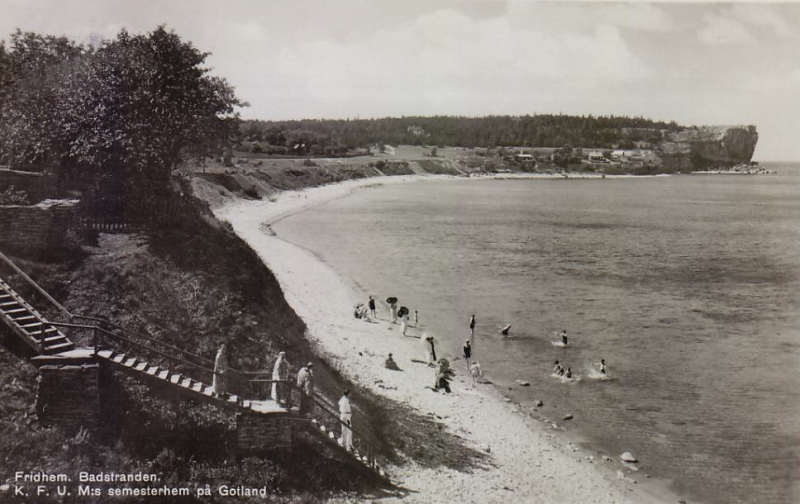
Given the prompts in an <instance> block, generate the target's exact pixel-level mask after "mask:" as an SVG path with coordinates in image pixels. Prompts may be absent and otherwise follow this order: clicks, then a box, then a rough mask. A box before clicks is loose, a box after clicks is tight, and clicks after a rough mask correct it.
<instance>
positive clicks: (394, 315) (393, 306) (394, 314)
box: [389, 299, 397, 324]
mask: <svg viewBox="0 0 800 504" xmlns="http://www.w3.org/2000/svg"><path fill="white" fill-rule="evenodd" d="M389 308H391V309H392V324H396V323H397V300H396V299H395V300H394V301H393V302H392V303H391V304H390V305H389Z"/></svg>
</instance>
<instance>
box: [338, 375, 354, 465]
mask: <svg viewBox="0 0 800 504" xmlns="http://www.w3.org/2000/svg"><path fill="white" fill-rule="evenodd" d="M339 420H341V421H342V439H341V444H342V446H343V447H344V449H345V450H347V451H350V450H352V449H353V430H352V428H351V427H352V412H351V410H350V391H349V390H345V391H344V394H343V395H342V398H341V399H339Z"/></svg>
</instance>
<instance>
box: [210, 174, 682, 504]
mask: <svg viewBox="0 0 800 504" xmlns="http://www.w3.org/2000/svg"><path fill="white" fill-rule="evenodd" d="M556 177H559V178H561V177H562V176H561V175H556ZM439 178H447V179H451V177H437V176H423V177H420V176H405V177H381V178H371V179H360V180H355V181H348V182H344V183H340V184H334V185H329V186H323V187H318V188H313V189H307V190H303V191H287V192H284V193H280V194H279V195H277V196H276V197H273V198H270V200H269V201H264V200H262V201H243V200H234V201H230V202H228V203H227V204H225V205H223V206H221V207H219V208H217V209H216V210H215V214H216V215H217V217H218V218H220V219H221V220H224V221H227V222H229V223H230V224H231V225H232V226H233V229H234V230H235V232H236V233H237V234H238V235H239V236H240V237H241V238H242V239H243V240H245V241H246V242H247V243H248V244H249V245H250V247H252V248H253V249H254V250H255V251H256V252H257V253H258V255H259V257H260V258H261V259H262V260H263V262H264V263H265V264H266V265H267V266H268V267H269V268H270V270H272V272H273V273H274V275H275V277H276V278H277V279H278V281H279V283H280V285H281V287H282V288H283V291H284V294H285V296H286V300H287V301H288V303H289V304H290V305H291V306H292V308H293V309H294V310H295V311H296V312H297V314H298V315H299V316H300V317H302V318H303V320H304V321H305V322H306V324H307V326H308V333H309V337H310V338H311V340H312V341H313V342H314V343H315V344H316V345H317V347H318V349H319V350H320V352H321V353H322V356H323V357H324V358H326V359H328V360H329V361H330V363H331V364H332V365H334V366H335V367H337V368H338V369H339V370H340V371H341V372H342V373H344V374H345V375H346V376H348V378H350V379H352V380H353V381H355V382H357V383H359V384H361V385H362V386H363V387H365V388H368V389H369V390H371V391H373V392H375V393H377V394H381V395H383V396H385V397H388V398H390V399H393V400H396V401H402V402H404V403H406V404H408V405H410V406H411V407H413V408H415V409H417V410H418V411H419V412H421V413H422V414H426V415H435V418H437V420H439V421H441V422H442V424H443V425H444V426H445V429H447V430H448V431H449V432H450V433H452V434H454V435H457V436H460V437H461V438H462V439H464V440H465V442H466V443H467V445H468V446H470V447H472V448H474V449H476V450H479V451H481V452H483V453H486V454H487V455H488V456H489V463H488V464H486V465H485V466H484V467H481V468H479V469H476V470H474V471H472V472H461V471H456V470H452V469H448V468H444V467H442V468H436V469H428V468H422V467H419V466H416V465H414V464H406V465H403V466H398V467H387V468H386V469H387V472H388V474H389V475H390V477H391V479H392V481H393V483H395V484H396V485H397V486H399V487H401V488H403V489H405V492H403V494H398V495H396V496H389V497H381V501H384V502H395V501H397V502H400V501H402V502H430V503H450V502H457V503H471V502H474V503H487V502H501V501H509V502H525V503H576V504H577V503H620V502H630V503H634V502H645V503H661V502H673V503H675V502H678V501H679V500H680V497H678V496H676V495H674V494H672V493H670V492H668V491H667V490H666V488H665V486H664V485H663V484H660V483H657V482H655V481H653V480H650V479H647V478H646V477H645V475H643V474H641V473H640V472H633V471H631V470H630V469H627V468H625V467H624V466H623V465H622V464H621V463H620V460H619V455H620V454H609V455H610V457H611V460H608V459H606V460H604V459H603V458H602V457H601V456H600V455H599V454H597V453H591V452H589V451H587V450H584V449H582V448H579V447H578V446H577V441H576V442H574V443H573V441H571V440H570V438H569V437H567V436H565V435H564V433H563V432H560V431H559V430H558V429H554V428H553V426H552V425H551V424H549V423H546V422H543V421H540V420H536V419H534V418H532V417H531V416H530V415H528V414H527V412H522V411H520V408H519V406H518V405H515V404H513V403H510V402H508V401H506V400H505V399H504V397H503V396H502V395H501V393H500V392H499V391H497V390H495V389H494V388H492V386H491V385H486V384H482V385H477V386H476V388H475V389H470V386H469V383H468V380H465V376H464V373H463V372H459V373H458V375H457V376H456V379H455V381H454V383H453V393H452V394H443V393H437V392H433V391H432V390H431V389H429V388H426V387H430V386H431V385H432V384H433V376H434V370H433V369H432V368H429V367H427V366H425V365H423V364H420V363H416V362H412V359H414V360H419V359H421V358H422V353H423V352H422V348H421V346H420V344H419V343H420V340H419V339H416V338H408V337H404V336H402V334H401V332H400V327H399V326H394V327H393V328H392V329H389V327H390V324H389V323H388V320H387V319H388V312H387V310H386V308H385V307H384V306H379V309H378V317H379V319H380V320H379V322H378V323H367V322H364V321H361V320H357V319H355V318H354V317H353V306H354V305H355V304H356V303H359V302H365V301H366V299H367V295H368V294H369V293H366V292H360V291H359V289H358V288H357V287H356V286H355V284H354V282H352V281H351V280H350V279H347V278H343V277H342V276H341V275H339V274H338V273H337V272H336V271H334V270H333V269H332V268H330V267H329V266H328V265H327V264H325V263H324V262H323V261H321V260H320V259H319V258H318V257H317V256H315V255H314V254H313V253H311V252H309V251H307V250H304V249H302V248H300V247H297V246H295V245H293V244H291V243H288V242H286V241H283V240H282V239H281V238H280V236H276V235H275V234H274V232H273V231H272V229H271V228H270V227H269V226H270V224H273V223H275V222H277V221H279V220H281V219H284V218H286V217H288V216H290V215H292V214H295V213H297V212H301V211H303V210H306V209H308V208H311V207H314V206H317V205H320V204H324V203H326V202H329V201H332V200H334V199H337V198H342V197H346V196H347V195H349V194H352V193H353V192H354V191H358V190H367V189H368V188H369V187H370V186H375V185H379V184H397V183H404V182H409V181H419V180H423V179H424V180H426V181H430V182H431V183H433V182H434V181H435V180H436V179H439ZM529 178H551V177H550V176H538V177H536V176H534V177H529ZM373 294H376V297H378V298H380V295H381V294H382V293H373ZM390 352H391V353H393V354H394V357H395V361H396V362H397V363H398V365H399V367H400V368H401V369H402V372H398V371H391V370H388V369H386V368H385V367H384V359H385V358H386V355H387V354H388V353H390ZM462 366H463V362H462V361H456V362H455V363H454V364H453V367H455V368H456V369H457V371H461V367H462ZM531 386H532V387H533V388H535V387H536V384H535V383H532V384H531ZM340 500H341V501H342V502H354V501H360V500H361V499H353V498H342V499H340ZM366 500H370V498H366Z"/></svg>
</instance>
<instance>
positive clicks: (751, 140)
mask: <svg viewBox="0 0 800 504" xmlns="http://www.w3.org/2000/svg"><path fill="white" fill-rule="evenodd" d="M757 142H758V132H756V127H755V126H752V125H750V126H701V127H696V128H687V129H684V130H681V131H676V132H670V133H667V134H666V135H665V137H664V140H663V141H661V142H660V143H659V144H658V146H657V148H656V150H657V152H658V154H659V156H660V157H661V159H662V167H663V168H666V169H673V170H681V171H683V170H691V169H693V170H697V169H704V168H709V167H721V166H731V165H735V164H738V163H747V162H749V161H750V160H751V159H752V157H753V152H754V151H755V148H756V143H757Z"/></svg>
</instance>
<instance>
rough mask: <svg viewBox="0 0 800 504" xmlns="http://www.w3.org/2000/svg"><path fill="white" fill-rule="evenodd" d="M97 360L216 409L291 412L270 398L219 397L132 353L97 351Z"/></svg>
mask: <svg viewBox="0 0 800 504" xmlns="http://www.w3.org/2000/svg"><path fill="white" fill-rule="evenodd" d="M96 355H97V357H98V358H100V359H103V360H105V361H106V362H108V363H110V364H113V365H114V366H115V367H116V368H118V369H120V370H121V371H123V372H126V373H128V374H129V375H131V376H134V377H135V378H138V379H141V380H142V381H144V382H146V383H160V384H163V385H167V386H170V387H172V389H173V390H176V391H179V392H181V393H183V394H185V395H187V396H189V397H194V398H195V399H200V400H204V401H206V402H210V403H213V404H216V405H218V406H225V407H233V408H238V409H245V410H250V411H253V412H256V413H292V412H293V411H294V410H292V409H290V408H287V407H284V406H281V405H279V404H277V403H276V402H275V401H273V400H271V399H269V400H265V401H253V400H246V399H242V398H241V397H239V396H237V395H234V394H225V395H224V396H218V395H215V394H214V389H213V387H212V386H211V385H209V384H207V383H203V382H202V381H199V380H195V379H194V378H190V377H188V376H184V375H182V374H180V373H176V372H173V371H170V370H169V369H167V368H165V367H161V366H157V365H153V364H149V363H148V362H147V361H145V360H144V359H141V358H139V357H136V356H134V355H131V354H126V353H122V352H117V351H115V350H99V351H98V352H97V354H96Z"/></svg>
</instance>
